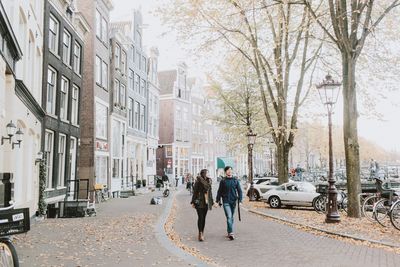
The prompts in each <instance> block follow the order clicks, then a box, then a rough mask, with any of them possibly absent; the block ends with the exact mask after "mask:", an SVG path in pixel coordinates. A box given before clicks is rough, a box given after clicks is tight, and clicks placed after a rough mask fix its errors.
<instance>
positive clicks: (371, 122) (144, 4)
mask: <svg viewBox="0 0 400 267" xmlns="http://www.w3.org/2000/svg"><path fill="white" fill-rule="evenodd" d="M162 1H163V0H113V3H114V10H113V11H112V12H111V19H112V20H115V21H118V20H124V19H129V18H130V15H131V14H132V10H133V9H139V8H141V10H142V14H143V20H144V24H147V25H148V26H147V28H146V29H144V32H143V41H144V46H145V47H148V48H149V47H151V46H157V47H158V49H159V51H160V58H159V69H160V70H165V69H172V68H174V67H175V66H176V63H177V62H178V61H181V60H184V61H185V62H186V63H187V64H188V66H189V68H190V70H189V72H190V74H191V75H193V76H194V75H201V74H202V73H201V67H199V66H200V65H199V64H196V61H195V59H194V57H193V56H191V55H190V54H188V52H186V51H185V50H184V48H183V47H182V46H180V45H179V43H178V42H177V41H176V36H175V35H174V33H173V32H171V31H170V30H169V29H168V28H166V27H164V26H163V25H162V24H161V21H160V19H158V18H157V17H156V16H155V15H154V14H152V11H154V10H155V9H156V8H157V6H158V4H159V3H160V2H162ZM382 83H384V81H382ZM339 101H341V100H339ZM321 108H322V106H321ZM341 110H342V106H341V105H340V104H339V105H338V106H337V107H336V109H335V111H336V114H335V118H334V123H335V124H338V125H339V124H342V112H341ZM376 110H377V111H378V112H380V113H381V114H382V115H383V118H382V120H377V119H373V118H367V117H366V116H363V115H362V116H361V117H360V119H359V125H358V127H359V134H360V135H361V136H363V137H365V138H367V139H369V140H371V141H372V142H374V143H376V144H378V145H380V146H382V147H384V148H386V149H388V150H393V149H395V150H397V151H400V141H399V138H400V119H399V115H400V90H397V91H395V92H391V93H390V95H389V96H388V97H387V99H386V100H380V99H377V106H376Z"/></svg>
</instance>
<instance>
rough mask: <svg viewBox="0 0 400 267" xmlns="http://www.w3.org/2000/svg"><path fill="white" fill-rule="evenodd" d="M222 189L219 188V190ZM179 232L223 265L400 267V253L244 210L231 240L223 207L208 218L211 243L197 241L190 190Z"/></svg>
mask: <svg viewBox="0 0 400 267" xmlns="http://www.w3.org/2000/svg"><path fill="white" fill-rule="evenodd" d="M215 187H216V186H214V188H215ZM176 202H177V217H176V221H175V227H174V228H175V231H176V232H177V234H178V235H179V236H180V238H181V239H182V242H183V243H185V245H187V246H188V247H194V248H196V249H197V250H198V251H199V253H200V254H201V255H203V256H205V257H208V258H211V259H212V260H213V261H214V262H215V263H216V265H218V266H230V267H232V266H250V265H251V266H291V267H292V266H324V267H325V266H335V267H338V266H349V267H350V266H351V267H356V266H364V267H365V266H374V267H377V266H400V255H399V254H395V253H392V252H390V251H387V250H384V249H379V248H371V247H368V246H365V245H361V244H357V243H356V242H350V241H343V240H338V239H334V238H330V237H327V236H323V235H316V234H313V233H310V232H306V231H303V230H299V229H296V228H294V227H291V226H288V225H285V224H281V223H279V222H276V221H273V220H269V219H266V218H263V217H260V216H257V215H254V214H251V213H249V212H246V211H244V210H242V221H241V222H238V217H237V214H235V228H236V229H235V233H236V240H234V241H229V240H228V239H227V238H226V224H225V217H224V212H223V209H222V208H217V209H213V210H212V211H211V212H209V214H208V215H207V222H206V229H205V238H206V241H205V242H198V241H197V239H196V238H197V236H196V235H197V225H196V220H197V215H196V212H195V210H194V209H193V208H191V206H190V205H189V202H190V196H189V193H188V192H185V191H184V192H181V193H180V194H178V195H177V197H176Z"/></svg>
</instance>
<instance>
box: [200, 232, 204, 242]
mask: <svg viewBox="0 0 400 267" xmlns="http://www.w3.org/2000/svg"><path fill="white" fill-rule="evenodd" d="M199 241H203V240H201V232H199Z"/></svg>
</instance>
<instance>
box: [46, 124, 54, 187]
mask: <svg viewBox="0 0 400 267" xmlns="http://www.w3.org/2000/svg"><path fill="white" fill-rule="evenodd" d="M49 136H50V137H51V139H50V140H49ZM44 140H45V141H44V143H45V145H44V152H45V154H46V189H50V188H52V186H53V159H54V154H53V153H54V132H53V131H50V130H47V129H46V131H45V138H44Z"/></svg>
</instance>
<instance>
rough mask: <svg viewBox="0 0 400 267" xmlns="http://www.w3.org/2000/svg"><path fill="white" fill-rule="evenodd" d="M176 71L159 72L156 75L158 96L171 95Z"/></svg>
mask: <svg viewBox="0 0 400 267" xmlns="http://www.w3.org/2000/svg"><path fill="white" fill-rule="evenodd" d="M176 74H177V72H176V70H166V71H160V72H159V73H158V82H159V84H160V95H166V94H172V93H173V90H174V83H175V81H176V78H177V75H176Z"/></svg>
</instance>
